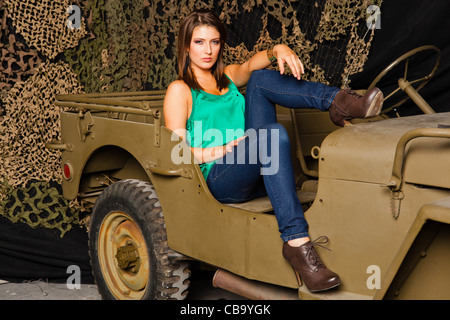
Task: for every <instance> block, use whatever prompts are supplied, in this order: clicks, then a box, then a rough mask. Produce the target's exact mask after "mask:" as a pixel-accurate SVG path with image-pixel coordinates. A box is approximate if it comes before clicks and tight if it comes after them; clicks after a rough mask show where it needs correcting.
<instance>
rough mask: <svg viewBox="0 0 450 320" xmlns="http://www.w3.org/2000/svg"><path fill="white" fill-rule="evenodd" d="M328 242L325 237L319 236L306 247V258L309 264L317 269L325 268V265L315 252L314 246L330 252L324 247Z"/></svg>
mask: <svg viewBox="0 0 450 320" xmlns="http://www.w3.org/2000/svg"><path fill="white" fill-rule="evenodd" d="M327 242H328V237H327V236H320V237H318V238H317V239H316V240H314V241H311V242H310V245H309V247H308V251H307V252H306V258H307V259H308V260H309V261H310V263H311V264H312V265H313V266H314V267H315V268H316V270H317V269H320V268H326V266H325V264H324V263H323V262H322V260H321V259H320V257H319V255H318V254H317V251H316V250H315V249H314V247H315V246H319V247H322V248H324V249H326V250H328V251H331V250H330V249H328V248H327V247H325V246H324V244H326V243H327Z"/></svg>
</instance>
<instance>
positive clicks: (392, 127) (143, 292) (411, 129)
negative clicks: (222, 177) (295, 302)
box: [47, 46, 450, 299]
mask: <svg viewBox="0 0 450 320" xmlns="http://www.w3.org/2000/svg"><path fill="white" fill-rule="evenodd" d="M422 50H434V51H436V52H437V53H438V54H439V50H438V49H437V48H435V47H432V46H426V47H421V48H418V49H416V50H415V51H413V52H409V53H407V54H405V55H403V56H402V57H400V58H399V59H397V60H396V61H395V62H394V63H393V64H391V65H389V66H388V67H387V68H386V69H385V70H384V71H383V72H382V73H381V74H380V76H379V77H377V78H376V79H375V80H374V83H373V84H372V85H371V86H373V85H375V84H376V83H377V81H379V79H381V78H382V77H383V76H384V74H385V73H387V72H389V71H390V69H391V68H392V67H393V66H395V65H397V64H398V63H399V62H400V61H404V60H407V59H408V58H409V57H410V56H411V55H412V54H414V53H416V52H417V51H422ZM438 63H439V58H438V59H437V63H436V65H435V67H434V68H433V70H432V71H431V73H430V74H429V75H427V76H426V77H425V78H421V79H418V80H415V81H408V80H407V79H406V72H405V77H402V78H400V79H399V90H402V91H404V92H406V93H407V94H408V96H409V97H410V98H411V99H413V100H414V102H416V104H417V105H418V106H419V107H420V108H421V109H422V110H423V112H424V113H425V114H421V115H415V116H408V117H401V118H389V117H388V116H386V115H385V114H383V115H381V116H379V117H377V118H375V119H370V121H363V122H359V123H356V122H355V123H353V124H352V125H349V126H346V127H344V128H338V127H336V126H334V125H333V124H332V122H331V121H330V120H329V116H328V113H327V112H320V111H316V110H295V111H294V110H290V109H287V108H282V107H278V106H277V112H278V121H279V122H280V123H282V124H283V125H284V126H285V127H286V128H287V129H288V132H289V133H290V135H291V139H292V140H291V142H292V147H293V155H294V156H297V158H298V160H299V161H298V162H296V163H298V166H296V171H297V182H298V186H299V189H298V196H299V198H300V201H301V202H302V204H303V206H304V208H305V211H306V212H305V216H306V219H307V220H308V222H309V224H310V234H311V236H312V238H315V237H319V236H321V235H326V236H327V237H328V238H329V243H328V245H327V248H328V249H330V251H328V250H324V249H323V248H320V247H318V248H317V249H318V251H319V253H320V255H321V257H322V258H323V260H324V262H325V264H326V265H327V266H329V267H330V269H332V270H334V271H335V272H337V273H338V274H339V275H340V277H341V279H342V284H341V285H340V286H339V287H338V288H335V289H332V290H329V291H325V292H322V293H311V292H309V291H308V289H307V288H306V287H305V286H301V287H300V288H298V284H297V280H296V277H295V275H294V272H293V270H292V268H291V266H290V265H289V263H288V262H287V261H286V260H285V259H284V258H283V256H282V253H281V247H282V240H281V238H280V237H279V233H278V227H277V222H276V219H275V216H274V214H273V212H272V206H271V204H270V201H269V199H268V198H267V197H266V198H259V199H255V200H252V201H250V202H245V203H239V204H223V203H220V202H218V201H217V200H216V199H214V197H213V196H212V195H211V193H210V192H209V190H208V187H207V185H206V183H205V180H204V178H203V176H202V173H201V171H200V168H199V166H198V164H196V163H194V162H193V161H192V162H190V163H180V164H175V163H174V162H173V161H172V154H173V153H176V154H178V155H179V154H180V152H186V150H189V149H187V148H184V147H183V146H184V145H183V144H184V142H183V141H182V140H181V139H180V138H178V137H177V136H176V135H174V134H173V133H172V132H171V131H170V130H168V129H167V128H165V127H164V119H163V116H162V104H163V99H164V91H145V92H126V93H101V94H81V95H60V96H58V97H57V104H58V105H59V106H62V107H68V108H69V109H67V110H68V111H64V112H62V113H61V128H62V134H61V137H62V138H61V141H52V142H49V143H48V145H47V147H49V148H53V149H58V150H62V165H61V169H62V173H63V177H64V181H63V184H62V186H63V193H64V196H65V197H66V198H67V199H75V198H77V199H78V200H79V201H80V202H81V203H82V204H84V205H85V206H91V207H92V213H91V223H90V229H89V248H90V255H91V263H92V268H93V273H94V277H95V280H96V283H97V285H98V288H99V291H100V293H101V295H102V297H103V298H105V299H183V298H185V297H186V294H187V292H188V287H189V277H190V267H189V265H190V263H192V262H194V261H195V263H197V262H199V263H202V264H205V265H207V266H209V267H213V268H215V269H217V270H218V271H217V272H216V273H215V275H214V278H213V284H214V285H215V286H217V287H221V288H224V289H226V290H230V291H232V292H235V293H237V294H239V295H242V296H244V297H247V298H251V299H298V298H300V299H383V298H399V299H400V298H403V299H416V298H433V299H434V298H448V297H450V285H449V284H450V276H449V275H448V272H447V270H448V269H449V265H450V250H449V248H450V226H449V224H450V167H449V161H448V159H449V158H450V140H449V139H448V138H450V129H449V126H450V113H434V111H433V109H432V108H431V107H430V106H429V105H428V104H427V103H426V102H425V100H424V99H423V98H422V97H421V96H420V95H419V94H418V92H417V91H418V90H419V89H420V88H417V87H416V88H414V86H412V85H411V84H412V83H414V82H416V81H417V82H416V83H419V82H421V81H422V82H423V83H422V84H420V86H423V85H424V84H425V82H427V81H429V79H430V78H431V77H432V75H433V74H434V72H435V71H436V68H437V65H438ZM385 96H386V94H385ZM191 158H192V159H193V157H191ZM297 289H298V290H297ZM293 292H294V294H292V293H293Z"/></svg>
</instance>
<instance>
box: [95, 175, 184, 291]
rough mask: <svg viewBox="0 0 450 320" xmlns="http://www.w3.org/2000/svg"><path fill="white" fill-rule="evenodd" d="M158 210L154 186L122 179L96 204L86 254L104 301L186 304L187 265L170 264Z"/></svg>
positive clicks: (163, 228) (173, 262) (161, 219)
mask: <svg viewBox="0 0 450 320" xmlns="http://www.w3.org/2000/svg"><path fill="white" fill-rule="evenodd" d="M169 250H170V249H169V247H168V245H167V236H166V230H165V225H164V217H163V213H162V210H161V206H160V203H159V200H158V197H157V195H156V192H155V190H154V188H153V186H152V185H151V184H149V183H147V182H143V181H139V180H133V179H129V180H122V181H119V182H116V183H114V184H112V185H111V186H109V187H108V188H106V189H105V190H104V191H103V192H102V194H101V195H100V196H99V198H98V199H97V201H96V203H95V206H94V209H93V212H92V217H91V224H90V230H89V252H90V256H91V265H92V270H93V274H94V278H95V281H96V283H97V286H98V289H99V292H100V294H101V296H102V298H103V299H120V300H123V299H134V300H147V299H179V300H180V299H184V298H185V297H186V295H187V289H188V287H189V280H188V279H189V276H190V271H189V269H188V264H187V262H182V261H171V260H170V259H169V257H168V253H169Z"/></svg>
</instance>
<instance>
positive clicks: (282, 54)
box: [273, 44, 305, 80]
mask: <svg viewBox="0 0 450 320" xmlns="http://www.w3.org/2000/svg"><path fill="white" fill-rule="evenodd" d="M273 53H274V55H275V57H276V58H277V61H278V66H279V68H280V73H281V74H284V71H285V68H284V64H285V63H286V64H287V65H288V66H289V68H290V69H291V71H292V74H293V75H294V77H296V78H297V79H299V80H300V77H301V75H302V74H304V73H305V69H304V67H303V63H302V62H301V61H300V58H299V57H298V56H297V55H296V54H295V52H294V51H292V50H291V49H290V48H289V47H288V46H286V45H284V44H277V45H276V46H275V47H274V48H273Z"/></svg>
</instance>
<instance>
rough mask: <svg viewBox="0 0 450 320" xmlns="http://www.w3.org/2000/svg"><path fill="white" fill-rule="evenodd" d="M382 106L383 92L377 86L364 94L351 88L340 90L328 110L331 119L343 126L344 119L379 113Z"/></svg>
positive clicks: (368, 116)
mask: <svg viewBox="0 0 450 320" xmlns="http://www.w3.org/2000/svg"><path fill="white" fill-rule="evenodd" d="M382 106H383V93H382V92H381V91H380V89H378V88H376V87H375V88H373V89H371V90H369V91H367V92H366V94H365V95H364V96H361V95H359V94H357V93H356V92H354V91H351V90H349V89H343V90H341V91H339V92H338V94H337V95H336V97H335V98H334V100H333V102H332V103H331V106H330V108H329V109H328V110H329V112H330V118H331V120H332V121H333V122H334V123H335V124H336V125H338V126H341V127H343V126H344V125H345V121H344V120H350V119H353V118H363V119H365V118H370V117H374V116H376V115H379V114H380V111H381V108H382Z"/></svg>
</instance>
